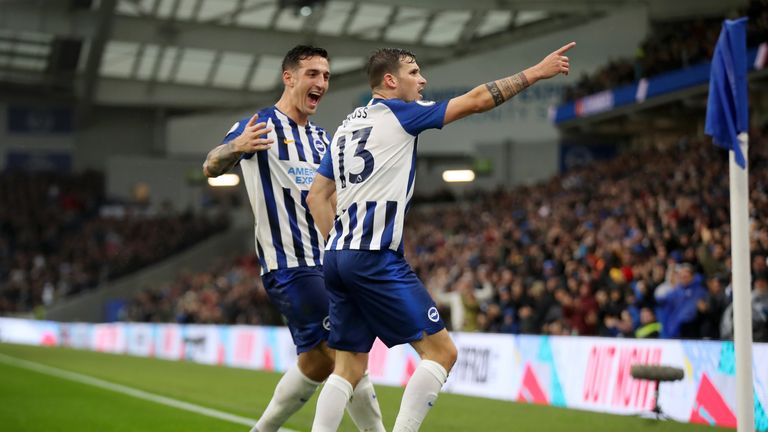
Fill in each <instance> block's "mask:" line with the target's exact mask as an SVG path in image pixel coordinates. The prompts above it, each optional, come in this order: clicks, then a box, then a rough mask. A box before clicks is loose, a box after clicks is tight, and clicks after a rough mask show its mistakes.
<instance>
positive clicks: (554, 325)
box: [126, 130, 768, 341]
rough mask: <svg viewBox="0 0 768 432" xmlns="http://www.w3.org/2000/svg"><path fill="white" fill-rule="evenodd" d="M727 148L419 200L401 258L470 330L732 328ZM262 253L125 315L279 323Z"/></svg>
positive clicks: (756, 220)
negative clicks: (442, 200)
mask: <svg viewBox="0 0 768 432" xmlns="http://www.w3.org/2000/svg"><path fill="white" fill-rule="evenodd" d="M766 136H768V135H766V131H765V130H762V131H760V130H755V131H753V132H752V145H751V146H750V172H751V185H750V191H751V197H750V200H751V208H750V212H751V222H752V226H751V233H752V234H751V251H752V257H753V258H752V264H751V265H752V274H753V315H754V321H755V323H754V324H755V325H754V327H755V340H762V341H768V321H766V316H767V315H768V265H767V264H766V259H767V257H768V216H766V215H768V170H767V169H766V168H768V145H766V144H768V142H766V141H768V139H766ZM726 158H727V154H726V152H725V151H721V150H718V149H716V148H715V147H714V146H712V145H711V144H710V143H709V142H708V141H707V142H705V141H704V140H695V139H682V140H679V141H677V142H675V143H674V144H671V145H667V146H661V145H660V146H655V147H649V146H645V147H643V148H642V149H636V150H628V151H626V152H624V153H623V154H621V155H620V156H618V157H616V158H615V159H613V160H610V161H602V162H595V163H592V164H590V165H589V166H586V167H584V168H581V169H577V170H573V171H570V172H567V173H565V174H563V175H560V176H556V177H554V178H552V179H551V180H549V181H547V182H545V183H541V184H537V185H534V186H526V187H518V188H516V189H513V190H509V191H503V190H500V191H496V192H493V193H472V194H471V195H467V197H465V198H464V199H460V200H458V202H454V203H451V204H442V205H441V204H435V203H429V204H421V205H418V204H417V205H414V208H413V209H412V210H411V212H410V213H409V219H410V220H409V223H408V224H407V225H406V230H407V232H406V235H405V239H406V249H405V250H406V257H407V258H408V260H409V262H410V263H411V265H412V266H413V268H414V270H415V271H416V272H417V273H418V274H419V276H420V277H421V278H422V280H423V281H424V282H425V285H426V286H427V288H428V290H429V291H430V293H431V294H432V296H433V297H434V298H435V299H436V301H437V302H438V304H439V305H440V308H441V313H442V316H443V318H444V320H445V321H446V324H447V325H448V326H449V328H451V329H453V330H461V331H469V332H472V331H483V332H502V333H533V334H540V333H541V334H551V335H572V334H578V335H601V336H618V337H665V338H707V339H719V338H728V337H731V335H732V331H733V330H732V318H731V313H730V302H731V292H730V286H729V280H730V274H729V267H730V258H729V250H730V234H729V211H728V209H729V201H728V181H727V173H728V167H727V159H726ZM258 273H259V268H258V260H256V259H255V257H253V256H248V257H244V258H241V259H239V260H238V261H236V263H235V264H232V263H229V264H227V263H223V264H220V265H218V266H217V268H216V269H214V270H213V271H212V272H199V273H190V274H185V275H183V276H181V277H180V278H178V279H177V280H176V281H174V282H172V283H171V284H169V285H166V286H163V287H160V288H158V289H147V290H144V291H142V292H141V293H140V294H138V295H137V296H136V297H135V298H134V299H133V300H132V301H131V304H130V306H129V307H128V308H127V313H126V319H128V320H134V321H177V322H196V323H247V324H279V323H280V317H279V314H277V313H276V312H275V309H274V308H272V307H271V306H270V305H269V302H268V298H267V296H266V293H265V291H264V288H263V286H262V285H261V283H260V281H259V278H258V277H257V276H258Z"/></svg>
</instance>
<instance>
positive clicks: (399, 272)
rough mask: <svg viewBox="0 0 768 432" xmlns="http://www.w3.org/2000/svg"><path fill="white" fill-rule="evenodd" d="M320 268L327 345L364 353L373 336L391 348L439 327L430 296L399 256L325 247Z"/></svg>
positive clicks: (438, 318) (393, 253)
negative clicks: (328, 305) (322, 271)
mask: <svg viewBox="0 0 768 432" xmlns="http://www.w3.org/2000/svg"><path fill="white" fill-rule="evenodd" d="M323 267H324V269H325V284H326V288H327V289H328V294H329V296H330V303H331V309H330V318H331V335H330V337H329V338H328V346H329V347H331V348H335V349H340V350H343V351H350V352H368V351H370V350H371V347H372V346H373V342H374V340H375V339H376V337H378V338H379V339H381V341H382V342H384V344H386V345H387V346H388V347H393V346H395V345H400V344H404V343H409V342H413V341H417V340H420V339H421V338H422V337H423V336H424V333H425V332H426V334H428V335H432V334H435V333H437V332H439V331H440V330H443V329H444V328H445V324H444V323H443V321H442V319H441V318H440V314H439V313H438V311H437V306H436V305H435V302H434V300H432V297H430V295H429V293H428V292H427V289H426V288H425V287H424V285H423V284H422V283H421V281H420V280H419V278H418V277H417V276H416V273H414V272H413V270H412V269H411V266H410V265H408V262H406V261H405V258H403V256H402V255H400V254H398V253H395V252H394V251H391V250H384V251H364V250H329V251H326V253H325V258H324V263H323Z"/></svg>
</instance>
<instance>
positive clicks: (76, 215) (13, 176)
mask: <svg viewBox="0 0 768 432" xmlns="http://www.w3.org/2000/svg"><path fill="white" fill-rule="evenodd" d="M0 201H2V202H3V206H2V207H1V208H0V233H1V234H2V235H0V313H2V314H8V313H22V312H29V311H32V310H33V309H34V308H35V307H37V306H40V305H46V306H48V305H51V304H53V303H54V302H55V301H57V300H58V299H61V298H64V297H67V296H71V295H73V294H76V293H79V292H82V291H84V290H88V289H92V288H94V287H96V286H97V285H98V284H99V283H100V282H102V281H104V280H112V279H115V278H118V277H120V276H124V275H126V274H128V273H131V272H134V271H136V270H138V269H140V268H142V267H144V266H147V265H149V264H152V263H155V262H157V261H158V260H161V259H163V258H165V257H168V256H170V255H171V254H174V253H176V252H178V251H181V250H183V249H185V248H187V247H189V246H191V245H193V244H195V243H196V242H198V241H200V240H202V239H204V238H206V237H208V236H210V235H211V234H213V233H216V232H219V231H220V230H221V229H223V228H225V227H226V225H227V221H226V220H225V219H217V218H208V217H204V216H199V215H193V214H191V213H186V212H185V213H177V212H175V211H173V210H171V209H170V208H165V209H161V210H149V208H147V207H144V206H135V205H128V204H120V203H117V204H115V203H111V202H109V201H108V200H107V199H106V198H105V194H104V180H103V176H102V175H101V174H100V173H97V172H85V173H83V174H77V175H61V174H51V173H49V174H45V173H22V172H14V171H8V172H5V173H3V174H2V175H0Z"/></svg>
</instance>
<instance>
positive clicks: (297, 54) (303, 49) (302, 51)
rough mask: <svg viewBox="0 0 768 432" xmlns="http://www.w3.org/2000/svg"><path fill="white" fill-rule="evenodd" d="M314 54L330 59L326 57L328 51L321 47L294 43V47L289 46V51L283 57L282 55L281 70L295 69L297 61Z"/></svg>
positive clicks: (297, 64)
mask: <svg viewBox="0 0 768 432" xmlns="http://www.w3.org/2000/svg"><path fill="white" fill-rule="evenodd" d="M315 56H320V57H322V58H324V59H326V60H330V59H329V58H328V51H326V50H324V49H323V48H318V47H315V46H312V45H296V46H295V47H293V48H291V50H290V51H288V53H287V54H286V55H285V57H283V72H285V71H287V70H288V69H295V68H297V67H298V66H299V63H300V62H301V61H302V60H306V59H308V58H312V57H315Z"/></svg>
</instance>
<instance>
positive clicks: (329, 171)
mask: <svg viewBox="0 0 768 432" xmlns="http://www.w3.org/2000/svg"><path fill="white" fill-rule="evenodd" d="M317 173H318V174H320V175H321V176H323V177H325V178H327V179H328V180H333V161H332V159H331V148H330V146H329V147H328V148H327V149H326V151H325V155H323V160H321V161H320V166H319V167H317Z"/></svg>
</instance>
